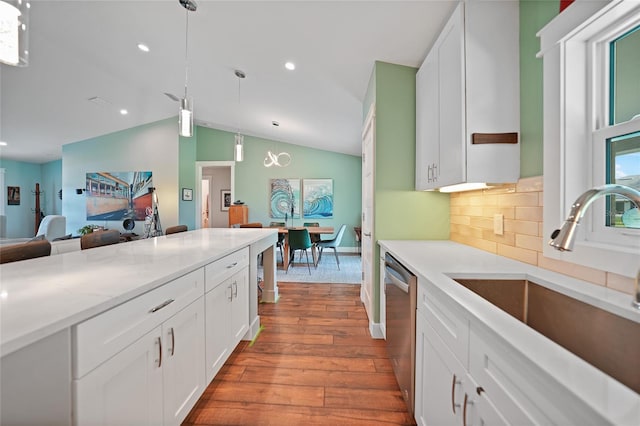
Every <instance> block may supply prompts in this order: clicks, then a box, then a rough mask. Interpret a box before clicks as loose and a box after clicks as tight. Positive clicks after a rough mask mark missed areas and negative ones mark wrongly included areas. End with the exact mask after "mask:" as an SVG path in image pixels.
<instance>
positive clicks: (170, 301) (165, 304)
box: [149, 299, 174, 314]
mask: <svg viewBox="0 0 640 426" xmlns="http://www.w3.org/2000/svg"><path fill="white" fill-rule="evenodd" d="M173 302H174V300H173V299H169V300H165V301H164V302H162V303H161V304H159V305H158V306H156V307H155V308H151V309H150V310H149V313H150V314H152V313H154V312H158V311H159V310H160V309H162V308H164V307H165V306H167V305H169V304H171V303H173Z"/></svg>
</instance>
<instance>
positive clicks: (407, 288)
mask: <svg viewBox="0 0 640 426" xmlns="http://www.w3.org/2000/svg"><path fill="white" fill-rule="evenodd" d="M384 263H385V267H384V292H385V300H386V305H385V306H386V330H387V354H388V355H389V359H390V360H391V364H392V365H393V372H394V373H395V376H396V380H397V381H398V385H399V386H400V391H401V392H402V396H403V398H404V400H405V402H406V404H407V408H408V410H409V414H411V415H412V416H413V407H414V387H415V353H416V298H417V294H416V293H417V290H416V287H417V279H416V276H415V275H413V274H412V273H411V271H409V270H408V269H407V268H405V267H404V266H402V264H401V263H400V262H398V261H397V260H396V259H395V258H394V257H393V256H391V255H390V254H389V253H386V254H385V262H384Z"/></svg>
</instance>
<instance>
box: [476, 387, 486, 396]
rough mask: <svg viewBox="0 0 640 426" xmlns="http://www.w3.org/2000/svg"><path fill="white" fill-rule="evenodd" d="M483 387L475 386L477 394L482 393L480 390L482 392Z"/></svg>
mask: <svg viewBox="0 0 640 426" xmlns="http://www.w3.org/2000/svg"><path fill="white" fill-rule="evenodd" d="M484 391H485V390H484V388H483V387H482V386H478V387H477V388H476V393H477V394H478V396H480V395H482V392H484Z"/></svg>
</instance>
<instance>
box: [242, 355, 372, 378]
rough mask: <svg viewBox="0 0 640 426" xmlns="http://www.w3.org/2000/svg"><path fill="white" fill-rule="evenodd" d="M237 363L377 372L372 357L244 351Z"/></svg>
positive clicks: (258, 365)
mask: <svg viewBox="0 0 640 426" xmlns="http://www.w3.org/2000/svg"><path fill="white" fill-rule="evenodd" d="M235 363H236V364H237V365H243V366H257V367H261V366H262V367H270V366H273V365H278V366H279V367H285V368H301V369H315V370H326V371H360V372H371V373H375V372H376V365H375V363H374V362H373V360H372V359H363V358H340V357H331V358H327V357H320V356H304V355H283V354H269V353H266V354H262V353H255V352H244V353H243V354H241V356H238V358H237V359H236V361H235Z"/></svg>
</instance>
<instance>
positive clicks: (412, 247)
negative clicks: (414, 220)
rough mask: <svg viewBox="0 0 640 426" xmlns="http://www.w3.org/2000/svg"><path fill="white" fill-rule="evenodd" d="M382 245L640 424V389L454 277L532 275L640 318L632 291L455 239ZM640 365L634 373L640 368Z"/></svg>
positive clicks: (570, 386)
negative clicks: (571, 275)
mask: <svg viewBox="0 0 640 426" xmlns="http://www.w3.org/2000/svg"><path fill="white" fill-rule="evenodd" d="M379 244H380V246H381V247H382V248H383V249H385V250H386V251H388V252H389V253H390V254H391V255H393V256H394V257H395V258H396V259H398V260H399V261H400V262H401V263H402V264H403V265H404V266H405V267H407V268H408V269H409V270H411V271H412V272H413V273H414V274H415V275H417V276H418V280H419V281H420V279H424V280H427V281H429V282H431V283H432V284H433V285H435V286H437V287H438V288H440V289H441V290H442V291H443V292H445V293H446V294H447V295H449V296H450V297H451V298H452V299H453V300H454V301H455V302H456V303H458V304H459V305H461V306H462V307H463V308H464V309H466V310H467V311H468V312H469V313H470V315H471V318H474V321H478V322H481V323H483V324H485V325H486V326H488V327H489V328H491V329H493V330H494V331H495V333H497V334H498V335H499V336H501V337H502V338H503V339H504V340H505V341H506V342H507V343H508V344H509V345H510V346H512V347H513V349H514V350H516V351H518V352H519V353H520V354H521V355H523V356H525V357H526V358H528V359H529V360H530V361H531V362H533V363H534V364H535V365H537V366H538V367H539V368H540V369H541V370H543V371H544V372H546V373H547V374H548V375H549V376H550V377H552V378H554V379H556V380H557V381H558V382H559V383H561V384H563V386H565V387H566V388H567V390H568V391H570V392H572V393H573V394H574V395H575V396H576V397H577V398H579V399H581V400H582V401H584V402H586V403H587V404H588V405H589V406H590V407H592V408H593V409H594V410H595V411H596V412H598V413H599V414H600V415H601V416H602V417H603V418H604V419H607V421H610V422H611V423H613V424H620V425H622V424H624V425H626V424H633V425H638V424H640V395H639V394H637V393H635V392H634V391H632V390H631V389H629V388H627V387H626V386H624V385H622V384H620V383H619V382H618V381H616V380H614V379H612V378H610V377H609V376H607V375H606V374H604V373H602V372H601V371H600V370H598V369H596V368H595V367H593V366H591V365H590V364H588V363H586V362H585V361H583V360H582V359H580V358H578V357H577V356H575V355H573V354H572V353H570V352H569V351H567V350H565V349H564V348H562V347H560V346H559V345H557V344H555V343H553V342H552V341H550V340H548V339H547V338H546V337H544V336H542V335H541V334H539V333H537V332H536V331H535V330H533V329H531V328H529V327H527V326H526V325H524V324H522V323H521V322H519V321H518V320H516V319H514V318H512V317H511V316H509V315H508V314H506V313H505V312H503V311H502V310H500V309H499V308H497V307H495V306H493V305H492V304H490V303H489V302H487V301H485V300H484V299H482V298H481V297H480V296H478V295H476V294H475V293H473V292H471V291H470V290H468V289H466V288H465V287H464V286H462V285H459V284H457V283H456V282H455V281H453V279H452V277H453V278H497V279H527V280H531V281H534V282H536V283H537V284H541V285H544V286H546V287H548V288H550V289H552V290H555V291H558V292H561V293H564V294H567V295H569V296H571V297H573V298H576V299H578V300H581V301H584V302H586V303H590V304H592V305H595V306H597V307H600V308H602V309H605V310H608V311H610V312H612V313H615V314H616V315H619V316H622V317H625V318H628V319H630V320H632V321H635V322H640V311H638V310H636V309H634V308H633V307H631V300H632V296H631V295H628V294H624V293H621V292H618V291H615V290H611V289H608V288H605V287H602V286H598V285H594V284H590V283H587V282H584V281H580V280H577V279H574V278H571V277H568V276H566V275H562V274H558V273H555V272H552V271H549V270H545V269H542V268H538V267H535V266H532V265H528V264H525V263H522V262H518V261H515V260H511V259H508V258H505V257H502V256H497V255H494V254H491V253H488V252H484V251H482V250H478V249H475V248H473V247H469V246H465V245H462V244H458V243H455V242H452V241H379ZM637 367H638V365H635V366H629V374H640V373H639V372H638V370H637Z"/></svg>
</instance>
